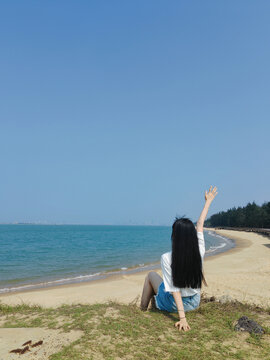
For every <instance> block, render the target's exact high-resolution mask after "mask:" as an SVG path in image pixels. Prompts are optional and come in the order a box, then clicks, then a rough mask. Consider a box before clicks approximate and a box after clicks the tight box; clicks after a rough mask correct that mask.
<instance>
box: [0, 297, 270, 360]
mask: <svg viewBox="0 0 270 360" xmlns="http://www.w3.org/2000/svg"><path fill="white" fill-rule="evenodd" d="M243 315H246V316H248V317H249V318H252V319H253V320H255V321H257V322H258V323H259V324H260V325H261V326H263V327H264V329H265V330H266V332H265V334H263V335H255V334H248V333H241V332H240V333H239V332H236V331H235V330H234V323H235V321H236V320H237V319H239V318H240V317H241V316H243ZM186 316H187V320H188V323H189V325H190V326H191V330H190V331H188V332H179V331H178V330H177V329H176V328H175V327H174V323H175V322H176V321H177V320H178V319H177V314H168V313H163V312H160V311H155V310H150V311H147V312H141V311H140V310H139V308H138V307H137V306H136V305H120V304H118V303H114V302H111V303H108V304H96V305H73V306H70V305H64V306H61V307H59V308H57V309H43V308H41V307H38V306H35V307H32V306H27V305H20V306H14V307H12V306H7V305H3V304H2V305H1V304H0V319H1V321H2V326H1V327H9V328H12V327H44V328H49V329H62V331H64V332H69V331H70V330H72V329H78V330H82V331H83V335H82V337H81V338H80V339H78V340H76V341H75V342H73V343H71V344H70V345H69V346H66V347H65V348H63V349H62V350H61V351H60V352H58V353H56V354H53V355H51V357H50V359H51V360H67V359H72V360H73V359H76V360H90V359H108V360H109V359H112V360H114V359H138V360H139V359H142V360H147V359H162V360H165V359H175V360H176V359H183V360H194V359H196V360H200V359H207V360H208V359H209V360H211V359H215V360H216V359H222V360H223V359H245V360H246V359H252V360H255V359H264V360H267V359H269V360H270V309H261V308H259V307H257V306H252V305H247V304H241V303H239V302H231V303H225V304H221V303H218V302H207V301H206V300H202V302H201V305H200V307H199V308H198V309H196V310H195V311H192V312H188V313H187V314H186Z"/></svg>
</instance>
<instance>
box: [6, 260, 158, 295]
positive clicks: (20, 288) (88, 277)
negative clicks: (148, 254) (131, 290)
mask: <svg viewBox="0 0 270 360" xmlns="http://www.w3.org/2000/svg"><path fill="white" fill-rule="evenodd" d="M155 265H156V264H155V263H150V264H147V265H145V264H139V265H136V266H134V267H130V268H128V267H121V268H120V269H118V270H117V269H116V270H110V271H104V272H97V273H94V274H88V275H78V276H74V277H70V278H64V279H57V280H51V281H44V282H40V283H35V284H28V285H20V286H13V287H5V288H0V294H4V293H9V292H16V291H24V290H31V289H37V288H46V287H50V286H54V285H65V284H71V283H78V282H85V281H87V280H98V279H101V278H104V277H107V276H110V275H116V274H119V273H121V272H122V271H127V272H136V271H143V270H146V269H148V268H151V267H152V266H155Z"/></svg>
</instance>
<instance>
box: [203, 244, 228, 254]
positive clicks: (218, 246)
mask: <svg viewBox="0 0 270 360" xmlns="http://www.w3.org/2000/svg"><path fill="white" fill-rule="evenodd" d="M226 245H227V244H226V243H222V244H220V245H217V246H210V248H209V249H208V250H206V253H207V254H208V253H212V252H214V251H216V250H217V249H222V248H224V247H225V246H226Z"/></svg>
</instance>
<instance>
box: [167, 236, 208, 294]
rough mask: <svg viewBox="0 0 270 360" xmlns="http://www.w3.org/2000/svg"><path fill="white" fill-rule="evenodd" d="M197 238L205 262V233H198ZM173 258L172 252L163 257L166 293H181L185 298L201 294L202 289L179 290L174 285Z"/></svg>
mask: <svg viewBox="0 0 270 360" xmlns="http://www.w3.org/2000/svg"><path fill="white" fill-rule="evenodd" d="M197 236H198V241H199V250H200V254H201V258H202V261H203V258H204V254H205V243H204V236H203V232H197ZM171 257H172V252H171V251H169V252H167V253H165V254H163V255H161V261H160V262H161V270H162V275H163V282H164V287H165V291H169V292H175V291H180V292H181V296H182V297H185V296H192V295H195V294H197V293H199V292H200V291H201V289H200V288H196V289H193V288H177V287H175V286H174V285H173V281H172V269H171V261H172V260H171Z"/></svg>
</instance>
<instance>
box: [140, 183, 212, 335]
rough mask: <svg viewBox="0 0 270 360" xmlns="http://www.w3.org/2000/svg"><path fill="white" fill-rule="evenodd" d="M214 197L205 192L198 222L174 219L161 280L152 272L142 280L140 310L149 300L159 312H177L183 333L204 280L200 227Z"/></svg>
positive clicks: (162, 264) (198, 302) (198, 301)
mask: <svg viewBox="0 0 270 360" xmlns="http://www.w3.org/2000/svg"><path fill="white" fill-rule="evenodd" d="M216 195H217V188H216V187H214V189H212V186H211V187H210V189H209V191H208V192H207V191H206V192H205V204H204V208H203V210H202V212H201V215H200V217H199V220H198V222H197V231H196V229H195V226H194V224H193V223H192V222H191V221H190V220H189V219H187V218H176V220H175V222H174V223H173V226H172V236H171V239H172V251H170V252H167V253H165V254H163V255H162V256H161V269H162V275H163V281H162V278H161V277H160V276H159V275H158V274H157V273H156V272H154V271H151V272H149V273H148V275H147V276H146V279H145V283H144V287H143V293H142V298H141V310H144V311H145V310H147V308H148V305H149V302H150V300H151V299H152V297H153V296H154V299H155V305H156V307H157V308H158V309H159V310H163V311H168V312H178V314H179V320H180V321H178V322H177V323H176V324H175V326H176V327H177V328H178V329H179V330H181V329H183V330H184V331H187V330H190V326H189V325H188V323H187V320H186V317H185V312H186V311H191V310H194V309H196V308H197V307H199V305H200V294H201V286H202V282H203V283H204V284H205V285H206V281H205V279H204V276H203V272H202V259H203V257H204V253H205V244H204V236H203V224H204V220H205V218H206V216H207V213H208V209H209V207H210V204H211V202H212V201H213V199H214V198H215V196H216Z"/></svg>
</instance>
